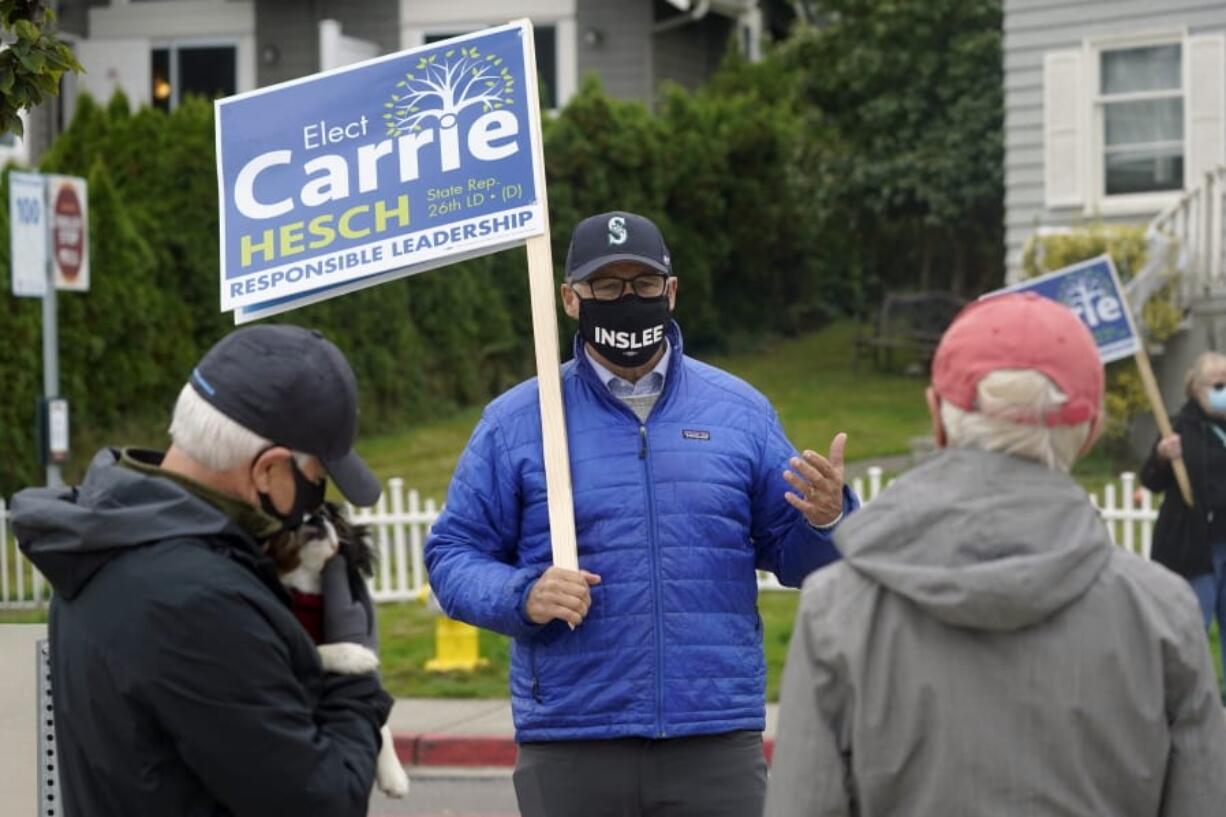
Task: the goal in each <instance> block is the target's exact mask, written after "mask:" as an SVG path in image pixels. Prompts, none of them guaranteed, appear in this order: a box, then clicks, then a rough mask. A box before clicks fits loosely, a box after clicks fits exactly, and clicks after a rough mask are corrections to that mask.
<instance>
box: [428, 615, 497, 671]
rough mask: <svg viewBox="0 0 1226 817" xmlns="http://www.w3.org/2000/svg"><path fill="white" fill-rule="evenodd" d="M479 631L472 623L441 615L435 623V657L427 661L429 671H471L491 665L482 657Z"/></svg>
mask: <svg viewBox="0 0 1226 817" xmlns="http://www.w3.org/2000/svg"><path fill="white" fill-rule="evenodd" d="M478 635H479V631H478V630H477V628H476V627H474V626H472V625H471V624H465V623H464V622H462V621H453V620H452V619H449V618H447V617H446V616H444V615H439V617H438V620H437V621H436V622H435V624H434V657H433V658H431V659H430V660H429V661H427V662H426V671H427V672H454V671H457V670H462V671H465V672H471V671H472V670H475V669H479V668H481V667H486V666H489V663H490V662H489V660H488V659H486V658H482V657H481V648H480V642H479V641H478Z"/></svg>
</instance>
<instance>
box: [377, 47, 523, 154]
mask: <svg viewBox="0 0 1226 817" xmlns="http://www.w3.org/2000/svg"><path fill="white" fill-rule="evenodd" d="M457 52H458V53H459V55H460V56H459V59H454V58H455V56H456V53H457ZM438 56H439V55H438V53H437V52H436V53H434V54H431V55H430V56H428V57H422V58H421V59H419V60H418V61H417V65H416V66H415V67H414V69H413V70H412V71H409V72H407V73H406V74H405V75H404V79H402V80H401V81H400V82H397V83H396V88H397V90H396V92H394V93H393V94H392V98H391V100H390V101H388V102H386V103H384V105H383V107H384V108H387V111H386V112H385V113H384V114H383V123H384V124H385V125H386V126H387V135H388V136H392V137H395V136H401V135H403V134H406V133H414V132H416V131H419V130H421V129H422V128H423V127H424V126H425V121H426V120H427V119H428V118H434V119H435V120H436V121H437V122H438V124H439V127H442V128H453V127H455V124H456V121H457V117H458V116H459V114H460V111H463V110H465V109H466V108H471V107H473V106H474V105H480V106H481V107H482V110H484V111H493V110H497V109H498V108H503V107H506V106H507V105H511V104H513V103H514V99H512V96H511V95H512V94H513V93H514V91H515V78H514V77H513V76H511V71H510V69H509V68H507V66H505V65H503V59H502V57H499V56H497V55H495V54H484V55H483V54H482V53H481V52H480V51H478V50H477V47H476V46H473V47H472V48H451V49H448V50H447V51H446V52H445V53H444V54H443V55H442V57H443V58H442V59H441V60H440V59H437V57H438Z"/></svg>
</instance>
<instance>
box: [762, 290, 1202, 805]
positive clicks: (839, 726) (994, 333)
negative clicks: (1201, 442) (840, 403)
mask: <svg viewBox="0 0 1226 817" xmlns="http://www.w3.org/2000/svg"><path fill="white" fill-rule="evenodd" d="M927 398H928V407H929V410H930V412H931V414H932V423H933V432H934V434H935V437H936V441H937V444H938V445H939V446H940V447H941V449H942V450H941V451H940V453H939V454H938V455H937V456H935V457H934V458H932V459H931V460H930V461H928V462H926V463H924V464H923V465H920V466H919V467H917V468H915V469H913V470H911V471H909V472H907V473H906V474H904V475H903V476H901V477H899V478H898V479H897V480H896V481H895V482H894V483H893V484H892V485H891V486H890V487H889V488H887V489H886V490H885V491H884V492H883V493H882V494H881V495H880V496H879V497H877V498H876V499H874V500H873V502H872V503H871V504H870V505H869V506H867V507H866V508H864V509H863V510H861V511H859V512H858V513H856V514H855V515H853V516H852V517H851V518H849V519H848V520H847V521H846V522H844V523H843V524H842V525H841V526H840V528H839V531H838V532H837V533H836V534H835V541H836V544H837V545H838V547H839V550H840V551H841V552H842V554H843V561H842V562H840V563H839V564H837V565H835V566H833V567H831V568H828V569H826V570H822V571H819V572H817V573H815V574H814V575H813V576H811V577H810V578H809V579H808V580H807V581H806V582H805V587H804V590H803V591H802V595H801V600H800V606H799V609H798V611H797V615H796V626H795V629H794V631H793V634H792V643H791V647H790V650H789V653H788V659H787V666H786V668H785V670H784V676H783V690H782V699H781V707H780V714H779V724H780V725H779V734H778V738H777V742H776V745H775V754H774V760H773V765H772V767H771V780H770V787H769V791H768V794H767V803H766V817H851V816H852V815H857V817H919V816H920V815H922V816H923V817H930V816H932V817H935V815H977V816H978V815H982V817H989V815H990V816H991V817H995V816H996V815H1023V814H1024V815H1036V817H1037V815H1044V817H1049V816H1054V815H1090V814H1095V815H1108V814H1109V815H1112V817H1207V815H1210V814H1221V813H1222V808H1223V804H1226V718H1224V717H1223V713H1222V708H1221V705H1220V704H1219V702H1218V696H1217V691H1216V688H1215V684H1214V683H1213V668H1212V666H1211V661H1210V658H1209V650H1208V645H1207V643H1206V641H1205V638H1204V636H1203V634H1202V632H1201V619H1200V611H1199V610H1198V609H1197V605H1196V599H1195V598H1193V595H1192V592H1191V590H1190V589H1189V588H1188V586H1187V584H1186V583H1185V582H1184V581H1182V580H1181V579H1180V578H1179V577H1178V576H1175V575H1174V574H1172V573H1171V572H1169V571H1168V570H1166V569H1165V568H1163V567H1161V566H1160V565H1156V564H1153V563H1151V562H1147V561H1145V560H1143V559H1141V558H1140V557H1138V556H1135V555H1133V554H1132V553H1128V552H1126V551H1124V550H1122V549H1121V548H1117V547H1115V546H1114V545H1113V544H1112V542H1111V540H1110V537H1109V535H1108V532H1107V529H1106V527H1105V526H1104V524H1103V521H1102V519H1101V518H1100V516H1099V514H1098V511H1097V510H1096V509H1095V508H1094V506H1093V505H1092V504H1091V503H1090V501H1089V498H1088V497H1087V496H1086V494H1085V492H1084V491H1083V490H1082V489H1081V487H1080V486H1079V485H1078V484H1077V483H1076V482H1074V481H1073V480H1072V479H1071V478H1070V477H1069V470H1070V469H1071V467H1072V465H1073V463H1074V461H1075V460H1076V459H1078V458H1079V457H1080V456H1082V455H1084V454H1085V453H1086V451H1087V450H1088V449H1089V448H1090V446H1091V445H1092V444H1093V442H1094V438H1095V435H1096V433H1097V429H1098V426H1099V423H1100V421H1101V418H1102V402H1103V367H1102V363H1101V362H1100V361H1099V354H1098V349H1097V348H1096V346H1095V343H1094V339H1093V337H1092V336H1091V335H1090V332H1089V330H1088V329H1087V328H1086V327H1085V325H1084V324H1082V322H1081V321H1080V320H1079V319H1078V318H1077V317H1076V315H1074V313H1073V312H1072V311H1071V310H1069V309H1068V308H1067V307H1065V306H1064V305H1062V304H1059V303H1057V302H1055V301H1049V300H1046V299H1043V298H1040V297H1039V296H1037V295H1035V294H1033V293H1029V294H1012V295H1001V296H995V297H991V298H988V299H985V300H982V301H979V302H977V303H975V304H972V305H971V306H969V307H968V308H966V309H965V310H964V311H963V312H962V313H961V314H960V315H959V316H958V318H957V319H955V320H954V322H953V324H952V325H951V326H950V328H949V329H948V330H947V331H946V333H945V335H944V337H943V338H942V339H941V343H940V345H939V346H938V348H937V351H936V356H935V358H934V360H933V369H932V386H931V388H930V389H929V390H928V394H927Z"/></svg>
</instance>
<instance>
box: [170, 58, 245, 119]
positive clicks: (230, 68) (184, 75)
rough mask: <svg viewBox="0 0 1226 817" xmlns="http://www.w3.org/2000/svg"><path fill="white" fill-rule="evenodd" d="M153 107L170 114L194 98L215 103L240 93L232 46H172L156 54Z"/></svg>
mask: <svg viewBox="0 0 1226 817" xmlns="http://www.w3.org/2000/svg"><path fill="white" fill-rule="evenodd" d="M151 57H152V64H151V69H152V70H151V71H150V75H151V79H152V82H153V88H152V99H153V106H154V107H155V108H159V109H161V110H163V111H169V110H170V109H171V108H173V107H174V106H176V105H178V104H179V103H180V102H182V101H183V99H184V98H185V97H186V96H188V95H189V94H190V95H195V96H202V97H204V98H205V99H215V98H216V97H219V96H229V95H230V94H233V93H235V92H236V91H237V90H238V66H237V60H236V49H235V47H234V46H232V45H218V46H170V47H169V48H155V49H153V52H152V55H151Z"/></svg>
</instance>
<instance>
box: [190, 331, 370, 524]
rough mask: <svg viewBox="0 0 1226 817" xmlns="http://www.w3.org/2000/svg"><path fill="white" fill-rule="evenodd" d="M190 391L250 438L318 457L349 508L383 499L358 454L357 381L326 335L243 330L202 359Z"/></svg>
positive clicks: (307, 332) (192, 379)
mask: <svg viewBox="0 0 1226 817" xmlns="http://www.w3.org/2000/svg"><path fill="white" fill-rule="evenodd" d="M191 384H192V388H193V389H195V390H196V393H197V394H199V395H200V396H201V397H203V398H204V399H205V401H207V402H208V403H209V404H211V405H212V406H213V407H214V408H216V409H217V410H218V411H220V412H221V413H222V414H224V415H226V416H227V417H229V418H230V419H231V420H233V421H234V422H236V423H238V424H239V425H241V426H243V427H244V428H246V429H247V430H248V431H251V432H253V433H255V434H258V435H260V436H261V437H264V438H265V439H267V440H271V441H272V442H274V443H276V444H277V445H282V446H285V447H286V448H290V449H293V450H294V451H300V452H302V453H305V454H310V455H312V456H314V457H317V458H318V459H319V461H320V462H322V463H323V466H324V468H325V469H326V470H327V472H328V476H330V477H331V478H332V480H333V482H335V483H336V487H338V488H340V490H341V493H343V494H344V495H345V497H346V498H347V499H348V500H349V501H350V502H353V503H354V504H355V505H373V504H374V503H375V501H376V500H377V499H378V498H379V494H380V493H381V492H382V488H381V486H380V485H379V480H378V478H377V477H375V475H374V474H373V473H371V470H370V468H368V467H367V465H366V463H364V462H363V461H362V458H361V457H359V456H358V455H357V452H355V451H354V450H353V442H354V440H355V439H356V438H357V431H358V386H357V378H355V377H354V375H353V369H351V368H350V367H349V362H348V361H347V360H345V356H344V355H343V354H342V353H341V350H340V349H338V348H336V346H335V345H334V344H332V343H331V342H329V341H328V340H327V339H325V338H324V336H323V334H322V333H320V332H318V331H316V330H313V329H303V328H302V327H300V326H286V325H272V324H261V325H258V326H250V327H246V328H243V329H238V330H236V331H234V332H231V333H230V334H228V335H226V336H225V337H224V338H222V339H221V340H219V341H218V342H217V343H216V345H214V346H213V348H212V349H210V350H209V351H208V352H207V353H206V354H205V356H204V357H203V358H202V359H201V360H200V363H199V364H198V365H197V366H196V368H195V370H193V371H192V376H191Z"/></svg>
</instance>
